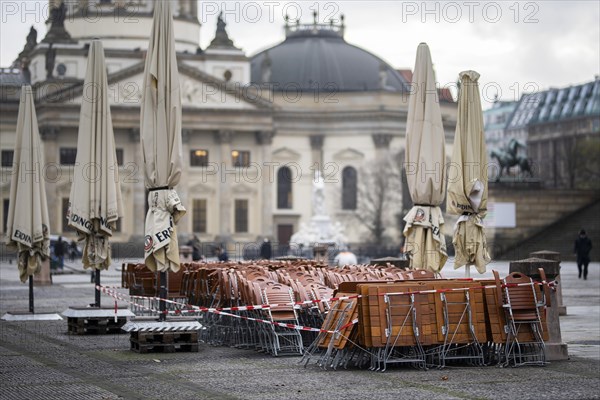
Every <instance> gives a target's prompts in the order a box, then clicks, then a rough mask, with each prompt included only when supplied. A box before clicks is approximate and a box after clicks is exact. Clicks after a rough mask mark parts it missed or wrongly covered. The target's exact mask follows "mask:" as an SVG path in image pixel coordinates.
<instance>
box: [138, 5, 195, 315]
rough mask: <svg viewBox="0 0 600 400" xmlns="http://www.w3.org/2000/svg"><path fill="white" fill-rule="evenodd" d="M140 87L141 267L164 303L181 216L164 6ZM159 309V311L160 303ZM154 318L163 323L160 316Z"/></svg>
mask: <svg viewBox="0 0 600 400" xmlns="http://www.w3.org/2000/svg"><path fill="white" fill-rule="evenodd" d="M143 85H144V88H143V95H142V107H141V122H140V123H141V126H140V139H141V144H142V157H143V160H144V175H145V183H146V188H147V189H148V203H149V204H148V205H149V209H148V214H147V215H146V227H145V238H144V256H145V261H146V266H147V267H148V268H149V269H150V270H152V271H159V272H160V297H161V298H166V287H167V282H166V281H167V279H168V275H167V271H169V270H172V271H174V272H177V271H178V270H179V268H180V266H179V245H178V243H177V227H176V224H177V222H178V221H179V219H180V218H181V217H182V216H183V215H184V214H185V208H184V207H183V205H182V204H181V200H180V199H179V196H178V195H177V192H176V191H175V190H174V188H175V186H176V185H177V184H178V183H179V179H180V177H181V167H182V149H181V95H180V91H179V72H178V70H177V57H176V54H175V39H174V36H173V16H172V15H171V7H170V6H169V3H168V2H167V1H157V2H155V3H154V18H153V23H152V33H151V34H150V43H149V44H148V53H147V55H146V65H145V67H144V78H143ZM160 308H161V311H164V309H165V302H164V301H161V302H160ZM160 316H161V319H164V317H165V315H164V313H161V315H160Z"/></svg>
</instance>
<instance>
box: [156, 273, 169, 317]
mask: <svg viewBox="0 0 600 400" xmlns="http://www.w3.org/2000/svg"><path fill="white" fill-rule="evenodd" d="M167 279H168V275H167V272H166V271H161V272H160V293H159V296H160V304H159V306H158V309H159V311H160V314H159V316H158V320H159V321H165V320H166V319H167V314H166V312H165V311H166V310H167V303H166V302H165V299H166V298H167Z"/></svg>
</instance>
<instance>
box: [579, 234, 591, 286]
mask: <svg viewBox="0 0 600 400" xmlns="http://www.w3.org/2000/svg"><path fill="white" fill-rule="evenodd" d="M591 250H592V241H591V240H590V238H589V237H587V234H586V233H585V229H582V230H580V231H579V237H578V238H577V239H576V240H575V255H576V256H577V269H578V270H579V279H581V273H582V272H583V279H587V274H588V264H589V263H590V251H591ZM582 267H583V268H582Z"/></svg>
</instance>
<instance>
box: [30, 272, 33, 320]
mask: <svg viewBox="0 0 600 400" xmlns="http://www.w3.org/2000/svg"><path fill="white" fill-rule="evenodd" d="M29 312H30V313H32V314H33V275H29Z"/></svg>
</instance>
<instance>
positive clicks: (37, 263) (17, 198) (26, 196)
mask: <svg viewBox="0 0 600 400" xmlns="http://www.w3.org/2000/svg"><path fill="white" fill-rule="evenodd" d="M43 166H44V157H43V151H42V143H41V141H40V133H39V129H38V124H37V117H36V113H35V107H34V103H33V93H32V90H31V86H23V88H22V89H21V101H20V104H19V115H18V117H17V131H16V143H15V151H14V153H13V171H12V172H13V174H12V178H11V183H10V197H9V203H8V218H7V230H6V232H7V233H8V235H7V245H8V246H9V247H11V248H15V249H16V250H17V252H18V268H19V277H20V279H21V282H25V281H27V278H29V311H30V312H33V275H34V274H35V273H37V272H39V270H40V268H41V261H42V259H45V258H47V257H48V256H49V255H50V251H49V245H50V236H49V219H48V204H47V202H46V189H45V187H44V179H43V175H42V169H43Z"/></svg>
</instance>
